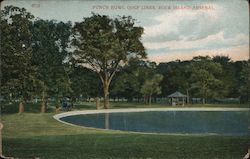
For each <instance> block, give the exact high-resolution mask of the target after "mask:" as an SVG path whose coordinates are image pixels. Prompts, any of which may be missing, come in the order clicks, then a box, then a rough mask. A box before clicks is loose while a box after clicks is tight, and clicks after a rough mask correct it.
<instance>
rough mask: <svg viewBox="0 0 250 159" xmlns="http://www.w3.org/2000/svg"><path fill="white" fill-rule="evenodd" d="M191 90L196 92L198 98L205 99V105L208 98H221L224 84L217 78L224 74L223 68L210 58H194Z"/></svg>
mask: <svg viewBox="0 0 250 159" xmlns="http://www.w3.org/2000/svg"><path fill="white" fill-rule="evenodd" d="M191 68H192V74H191V81H192V85H191V89H192V90H193V91H195V94H196V96H197V95H198V96H201V97H202V98H203V103H204V102H205V99H207V98H208V97H210V98H215V97H221V96H220V95H221V94H220V91H219V90H220V88H222V86H223V85H222V82H221V81H220V80H219V79H218V78H217V77H218V76H220V75H221V73H222V67H221V65H220V64H219V63H215V62H212V61H211V58H210V57H200V56H199V57H194V58H193V62H192V65H191Z"/></svg>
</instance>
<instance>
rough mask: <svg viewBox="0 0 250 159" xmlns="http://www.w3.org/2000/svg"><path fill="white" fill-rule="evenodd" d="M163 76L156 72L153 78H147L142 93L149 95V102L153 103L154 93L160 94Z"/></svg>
mask: <svg viewBox="0 0 250 159" xmlns="http://www.w3.org/2000/svg"><path fill="white" fill-rule="evenodd" d="M162 79H163V76H162V75H160V74H155V75H154V76H153V77H152V78H151V79H147V80H146V81H145V83H144V84H143V86H142V88H141V93H142V94H144V95H145V96H148V103H149V105H151V97H152V95H153V94H160V93H161V87H160V86H159V84H160V82H161V81H162Z"/></svg>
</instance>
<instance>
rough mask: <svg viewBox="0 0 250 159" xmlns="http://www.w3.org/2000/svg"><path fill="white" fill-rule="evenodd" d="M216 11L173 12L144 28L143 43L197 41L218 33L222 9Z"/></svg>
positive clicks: (220, 26)
mask: <svg viewBox="0 0 250 159" xmlns="http://www.w3.org/2000/svg"><path fill="white" fill-rule="evenodd" d="M215 7H216V10H211V11H203V10H198V11H197V10H185V11H183V10H175V11H173V12H168V13H166V14H162V15H160V16H156V17H155V18H154V19H153V20H154V21H157V22H158V23H157V24H155V25H151V26H146V27H145V34H144V36H143V40H144V42H163V41H172V40H186V41H187V40H198V39H202V38H206V37H207V36H209V35H212V34H216V33H218V32H220V31H221V30H222V28H223V25H222V24H221V22H220V18H219V17H220V14H221V11H222V9H219V6H215Z"/></svg>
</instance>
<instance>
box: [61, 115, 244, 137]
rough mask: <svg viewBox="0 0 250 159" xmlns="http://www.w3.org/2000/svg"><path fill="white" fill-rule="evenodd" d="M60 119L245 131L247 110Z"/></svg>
mask: <svg viewBox="0 0 250 159" xmlns="http://www.w3.org/2000/svg"><path fill="white" fill-rule="evenodd" d="M60 120H62V121H65V122H68V123H71V124H75V125H80V126H86V127H94V128H101V129H113V130H123V131H134V132H149V133H178V134H219V135H248V134H249V131H248V127H249V112H247V111H157V112H154V111H152V112H133V113H131V112H129V113H102V114H87V115H73V116H67V117H62V118H60Z"/></svg>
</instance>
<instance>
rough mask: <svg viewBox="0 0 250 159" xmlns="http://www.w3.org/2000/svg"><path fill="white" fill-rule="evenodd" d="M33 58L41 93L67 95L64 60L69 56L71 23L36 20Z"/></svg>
mask: <svg viewBox="0 0 250 159" xmlns="http://www.w3.org/2000/svg"><path fill="white" fill-rule="evenodd" d="M32 35H33V36H32V42H33V57H32V62H33V63H34V64H35V65H37V66H38V73H39V79H40V80H41V81H42V83H43V85H42V88H41V90H42V91H41V92H40V95H42V92H44V93H45V94H47V95H49V96H52V97H53V96H54V97H57V98H58V97H62V96H65V95H69V93H70V92H71V89H70V80H69V77H68V74H67V67H68V66H67V65H66V63H65V62H66V59H67V57H68V56H69V53H68V51H67V48H68V47H69V46H68V44H69V40H70V39H69V37H70V35H71V23H69V22H68V23H63V22H56V21H53V20H51V21H48V20H40V19H38V20H36V21H34V23H33V26H32Z"/></svg>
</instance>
